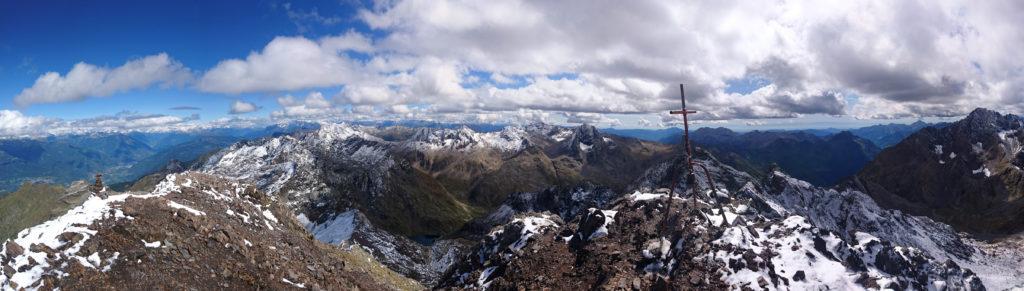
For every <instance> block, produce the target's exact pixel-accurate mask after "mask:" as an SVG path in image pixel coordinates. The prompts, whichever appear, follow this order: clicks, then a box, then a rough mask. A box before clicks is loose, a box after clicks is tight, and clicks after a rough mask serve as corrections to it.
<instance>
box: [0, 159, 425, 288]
mask: <svg viewBox="0 0 1024 291" xmlns="http://www.w3.org/2000/svg"><path fill="white" fill-rule="evenodd" d="M290 217H291V215H290V214H289V212H288V211H287V209H286V208H284V207H282V206H281V205H279V204H278V203H277V202H275V201H273V200H272V199H270V198H269V197H268V196H266V195H264V194H262V192H260V191H258V190H255V187H253V186H248V185H244V184H239V183H236V182H232V181H229V180H225V179H223V178H220V177H216V176H210V175H206V174H200V173H183V174H172V175H168V176H167V177H166V179H165V180H164V181H163V182H161V183H160V184H158V185H157V187H156V189H155V190H154V191H152V192H147V193H141V192H131V193H110V196H109V197H108V198H106V199H101V198H99V197H95V196H94V197H91V198H89V200H87V201H86V202H85V203H84V204H83V205H82V206H79V207H76V208H74V209H72V210H70V211H68V213H67V214H65V215H63V216H60V217H57V218H55V219H53V220H51V221H48V222H45V223H43V224H40V225H38V226H35V227H32V228H29V229H26V230H23V231H22V232H21V233H19V234H18V237H17V238H15V239H13V240H10V241H7V242H6V243H5V244H4V248H3V252H2V253H0V263H2V265H3V269H4V271H3V274H2V275H0V283H2V286H3V289H5V290H19V289H21V288H24V289H27V290H36V289H44V290H50V289H58V288H59V289H68V288H74V289H96V288H109V287H110V286H119V287H122V288H128V289H151V288H167V289H190V288H191V289H260V288H270V289H279V290H284V289H293V288H296V286H299V285H303V286H310V287H313V288H324V287H329V288H343V289H350V288H360V289H418V288H421V287H419V285H418V284H416V283H415V282H413V281H410V280H408V279H404V278H402V277H400V276H398V275H396V274H394V273H393V272H391V271H389V270H387V269H386V268H382V267H381V266H380V265H375V263H374V262H373V261H372V260H369V256H368V255H367V254H366V253H365V252H361V251H359V252H344V251H342V250H339V249H336V248H333V247H329V246H326V245H323V244H321V243H319V242H317V241H315V240H313V239H312V238H310V237H309V236H308V235H306V234H305V231H304V230H303V229H302V227H301V226H300V225H299V224H298V222H296V221H295V220H294V219H291V218H290ZM368 260H369V261H368ZM288 282H290V283H288Z"/></svg>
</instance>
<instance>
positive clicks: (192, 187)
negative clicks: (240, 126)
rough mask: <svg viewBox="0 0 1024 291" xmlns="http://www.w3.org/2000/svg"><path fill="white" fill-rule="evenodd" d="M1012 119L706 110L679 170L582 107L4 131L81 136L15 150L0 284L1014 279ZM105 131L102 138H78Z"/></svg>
mask: <svg viewBox="0 0 1024 291" xmlns="http://www.w3.org/2000/svg"><path fill="white" fill-rule="evenodd" d="M893 126H897V125H893ZM883 127H884V126H883ZM907 128H911V129H912V130H913V133H906V134H904V133H903V131H906V130H908V129H907ZM1022 128H1024V119H1022V118H1021V117H1019V116H1015V115H1004V114H1000V113H998V112H994V111H991V110H986V109H977V110H975V111H974V112H972V113H971V114H970V115H969V116H967V117H965V118H964V119H962V120H960V121H956V122H953V123H950V124H941V125H927V124H923V123H917V124H914V125H911V126H899V128H897V129H893V130H891V131H890V130H886V129H884V128H881V127H875V128H873V129H872V130H871V131H863V132H862V133H860V134H861V135H858V134H857V133H853V132H829V133H825V134H814V133H811V132H747V133H736V132H732V131H730V130H728V129H711V128H702V129H699V130H694V132H693V140H694V143H695V145H696V147H695V149H694V154H693V158H694V160H695V162H696V163H697V164H699V165H702V166H703V167H705V168H707V171H704V170H698V171H695V172H694V173H692V174H693V176H694V177H695V179H685V177H686V176H688V175H689V174H691V173H688V168H687V167H686V166H685V165H686V160H685V156H684V155H683V153H685V152H686V151H685V148H684V145H683V144H681V143H678V142H675V143H662V142H657V141H651V140H649V139H648V140H641V139H637V138H634V137H625V136H620V135H616V134H612V133H609V132H608V131H604V130H599V129H597V128H595V127H593V126H590V125H580V126H575V127H564V126H555V125H549V124H541V123H537V124H528V125H507V126H500V127H495V126H473V127H470V126H436V125H425V124H411V123H398V124H351V123H329V122H318V123H303V124H282V125H277V126H274V127H272V128H265V129H253V130H251V131H244V134H242V133H239V134H232V135H223V134H222V135H218V136H219V138H212V137H210V135H204V136H199V135H197V134H191V135H188V134H186V133H180V134H175V133H164V134H161V135H155V134H152V133H150V134H141V133H135V134H122V135H117V136H116V137H117V138H116V139H115V138H114V137H111V136H106V135H104V136H91V137H89V138H91V139H93V140H90V141H81V140H83V139H84V137H73V138H71V137H52V138H50V139H44V140H39V139H36V140H7V141H3V142H2V143H0V149H2V150H3V151H2V152H0V162H2V163H6V164H12V165H14V164H18V163H24V164H29V163H30V162H31V161H51V162H53V163H56V162H59V161H60V158H63V157H68V156H69V155H92V156H93V157H95V158H82V159H83V160H88V161H89V162H88V163H80V166H79V167H78V168H80V169H81V170H80V171H78V170H76V172H66V173H63V175H53V174H49V173H43V172H42V170H39V169H36V168H30V167H25V168H23V169H24V171H30V170H31V171H37V172H38V173H41V174H39V176H46V177H50V178H47V179H43V180H45V181H44V182H49V183H44V182H39V181H36V182H26V183H23V184H21V187H20V188H17V189H16V190H15V191H12V192H11V193H9V194H7V195H6V196H4V197H3V198H0V221H2V222H3V224H4V225H3V226H4V231H5V232H7V233H5V234H4V235H5V236H7V237H5V239H7V240H6V241H5V243H4V244H3V247H2V252H0V267H2V272H0V284H2V288H3V289H4V290H22V289H25V290H57V289H62V290H74V289H89V290H92V289H118V288H128V289H147V288H148V289H175V290H179V289H180V290H210V289H219V290H267V289H269V290H289V289H314V290H422V289H469V290H485V289H490V290H543V289H552V290H596V289H601V290H1007V289H1014V288H1024V263H1022V262H1024V237H1022V231H1024V228H1022V227H1021V225H1022V223H1024V214H1022V213H1024V212H1022V209H1024V199H1021V198H1022V197H1024V171H1022V170H1021V167H1024V152H1022V148H1024V146H1022V145H1024V131H1022ZM865 132H866V133H865ZM637 134H642V133H637V132H632V133H631V134H630V135H637ZM657 134H658V135H663V136H674V137H677V138H678V135H675V134H678V133H677V132H668V133H657ZM869 134H874V135H871V136H868V135H869ZM178 135H180V136H185V137H186V138H182V139H180V142H173V145H172V144H171V141H172V139H173V138H175V137H176V136H178ZM862 135H863V136H862ZM893 135H895V136H897V137H902V136H906V138H894V137H893ZM865 136H867V137H865ZM157 138H161V139H159V140H163V141H167V142H166V143H158V142H157V141H158V139H157ZM893 139H896V140H895V141H894V140H893ZM875 140H884V141H885V142H886V144H884V145H882V147H879V146H878V145H876V144H875ZM99 141H103V142H104V143H110V144H112V145H114V146H110V147H107V146H104V147H102V148H100V149H93V148H89V147H87V146H86V145H95V144H96V143H98V142H99ZM190 143H191V145H189V144H190ZM198 145H203V146H198ZM108 148H117V149H119V150H117V151H116V152H113V154H107V153H106V152H105V151H104V150H106V149H108ZM174 148H177V150H173V149H174ZM121 149H123V150H121ZM182 149H192V150H193V151H191V152H183V150H182ZM143 163H144V164H143ZM6 164H5V165H6ZM133 164H143V165H144V167H143V166H138V167H137V169H145V173H138V174H137V173H136V172H134V171H121V172H117V173H124V174H120V175H118V176H117V177H119V178H121V177H124V178H123V180H125V181H128V183H126V184H124V185H122V186H121V187H107V188H102V189H99V190H97V191H96V192H97V193H90V192H89V191H91V190H89V189H90V188H89V187H88V186H87V184H88V183H85V182H74V183H72V182H71V181H72V180H82V179H87V178H91V176H90V175H89V173H90V172H89V171H104V170H108V169H132V168H135V167H133V166H132V165H133ZM5 169H7V168H6V166H5ZM19 169H22V167H19ZM698 169H700V168H698ZM116 171H120V170H116ZM33 173H35V172H33ZM10 175H12V177H13V174H10ZM33 175H35V174H33ZM71 177H74V179H72V178H71ZM4 179H7V180H5V181H8V180H10V181H13V178H6V177H5V178H4ZM18 182H23V181H22V180H18ZM673 185H674V186H675V188H674V189H673V188H672V187H673ZM13 188H15V187H13V186H12V190H14V189H13ZM8 228H10V229H8Z"/></svg>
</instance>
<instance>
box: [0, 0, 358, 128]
mask: <svg viewBox="0 0 1024 291" xmlns="http://www.w3.org/2000/svg"><path fill="white" fill-rule="evenodd" d="M285 3H289V5H291V9H293V10H301V11H306V12H309V11H312V9H317V12H318V13H320V14H323V15H332V16H337V17H339V18H342V17H344V18H343V19H344V20H343V21H341V22H340V23H338V24H336V25H319V24H314V23H300V24H301V25H303V26H304V27H305V28H304V30H302V29H299V28H298V26H297V25H298V24H296V21H294V20H292V19H290V18H289V17H288V15H287V10H286V9H285V8H284V7H283V5H284V4H285ZM238 4H239V3H237V2H231V1H173V2H163V3H161V2H149V1H2V2H0V11H2V12H0V14H2V17H0V36H2V37H0V51H2V52H3V58H0V108H15V105H14V104H13V97H14V96H15V95H17V94H18V93H19V92H20V91H21V90H22V89H24V88H26V87H28V86H31V84H32V83H33V82H34V81H35V79H36V78H37V77H39V75H40V74H42V73H43V72H48V71H54V72H61V73H63V72H67V71H68V70H69V69H70V68H71V66H73V65H74V64H75V63H78V62H87V63H91V64H96V65H101V66H107V67H116V66H119V65H121V64H123V63H124V62H125V61H126V60H129V59H132V58H139V57H143V56H147V55H152V54H156V53H161V52H165V53H167V54H169V55H171V56H173V58H175V59H177V60H179V61H181V62H183V63H185V64H187V65H188V66H189V67H190V68H193V69H198V70H201V69H206V68H210V67H213V66H214V65H216V64H217V62H219V61H221V60H223V59H227V58H233V57H241V56H245V55H246V54H248V53H249V52H250V51H253V50H256V49H259V48H261V47H262V46H263V45H265V44H266V43H267V42H269V41H270V40H272V39H273V38H274V37H276V36H280V35H306V36H311V37H315V36H318V35H321V34H323V33H333V32H336V31H346V30H348V29H359V30H366V26H365V25H359V24H360V23H358V22H355V21H352V20H351V19H352V18H351V17H352V16H353V15H354V13H355V11H356V10H355V8H354V7H353V6H352V5H344V4H343V3H339V2H337V1H309V2H297V3H290V2H282V1H253V2H251V5H238ZM324 4H326V5H324ZM143 98H144V100H140V99H143ZM234 98H245V99H251V100H254V101H257V102H259V101H269V98H268V95H267V94H241V95H232V96H225V95H223V94H207V93H202V92H196V91H195V90H187V89H185V88H180V87H171V88H169V89H163V88H153V89H147V90H142V91H132V92H126V93H119V94H115V95H113V96H110V97H106V98H97V99H89V100H85V101H79V102H72V103H70V104H69V103H58V104H39V105H32V106H29V107H27V108H23V109H21V110H22V111H23V112H24V113H26V114H30V115H41V116H48V117H58V118H85V117H92V116H96V115H103V114H114V113H117V112H120V111H124V110H129V111H139V112H145V113H165V114H184V115H188V114H191V113H195V112H198V113H200V114H201V115H202V116H203V117H204V118H217V117H221V116H224V115H226V114H227V111H228V110H227V108H228V106H229V105H230V103H231V102H232V101H233V100H234ZM262 99H267V100H262ZM268 105H269V104H268ZM177 106H194V107H199V108H202V110H200V111H191V110H189V111H187V112H181V111H176V110H169V108H172V107H177Z"/></svg>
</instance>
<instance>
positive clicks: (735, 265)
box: [440, 159, 1013, 290]
mask: <svg viewBox="0 0 1024 291" xmlns="http://www.w3.org/2000/svg"><path fill="white" fill-rule="evenodd" d="M704 162H705V163H706V164H708V165H711V166H712V167H711V168H712V169H713V170H712V172H711V175H712V177H713V181H714V183H716V184H717V185H718V187H719V188H718V191H717V192H712V191H711V190H707V189H710V188H709V187H708V185H707V184H703V185H684V186H681V187H680V188H679V189H676V191H675V192H676V193H688V192H689V190H690V189H689V187H691V186H698V187H700V189H705V191H699V192H697V193H695V194H696V195H692V196H682V197H672V198H669V196H668V192H669V190H668V189H664V188H662V189H653V190H654V191H651V192H647V191H650V190H652V189H650V188H647V189H644V187H643V186H641V187H639V188H640V189H644V191H639V190H638V191H636V192H634V193H631V194H628V195H620V196H618V197H617V198H616V199H614V200H613V201H610V202H609V203H607V204H605V205H603V206H601V207H599V208H598V207H593V208H589V209H586V210H584V211H580V213H578V214H577V215H574V216H568V217H567V216H564V215H560V214H559V212H558V211H557V210H555V211H544V212H523V213H519V214H516V215H515V216H513V217H511V218H510V220H509V221H508V222H507V223H505V224H504V225H500V226H497V227H495V228H494V229H492V230H491V231H490V232H489V233H488V234H487V235H486V236H485V237H484V238H483V239H482V240H481V242H480V244H478V245H477V246H476V247H475V248H474V249H473V250H472V251H471V252H469V253H468V254H466V255H465V256H464V257H463V258H462V260H461V261H460V262H459V263H458V264H456V266H455V267H453V268H452V269H451V270H450V271H449V272H448V273H447V275H446V277H445V279H444V280H442V281H441V285H440V286H442V287H445V288H466V289H492V290H515V289H521V288H525V289H527V290H533V289H543V288H552V289H555V290H585V289H618V290H628V289H632V290H652V289H654V290H727V289H735V290H825V289H840V290H851V289H852V290H856V289H892V290H986V286H985V284H984V280H983V279H982V277H981V276H980V275H979V274H976V273H975V272H974V271H972V270H970V269H968V268H965V267H963V266H962V265H961V264H959V263H957V262H958V261H960V262H967V263H969V264H978V263H984V262H986V260H987V259H988V257H987V256H986V255H984V254H981V253H980V252H978V251H976V249H975V248H974V247H973V246H968V245H966V243H965V242H962V241H961V240H960V239H959V238H958V237H957V236H956V235H955V232H952V231H951V229H948V228H945V229H939V230H937V231H936V232H937V233H936V234H934V236H932V235H931V234H927V233H923V232H924V231H925V229H922V228H921V227H922V226H921V225H918V224H917V223H921V224H929V225H930V224H936V223H934V222H930V221H927V219H925V220H924V221H923V222H915V221H913V220H914V219H915V218H912V217H909V216H904V215H902V214H900V213H898V212H895V213H894V212H885V211H884V210H881V209H879V208H877V206H874V205H871V206H872V207H867V208H866V209H859V211H863V212H860V213H843V212H842V210H841V209H829V210H824V209H821V208H819V211H803V210H800V209H798V208H796V206H797V205H794V204H793V203H791V201H793V200H796V199H815V200H819V201H821V202H828V201H837V202H838V201H841V200H846V198H844V197H848V196H846V195H843V194H840V193H838V192H834V191H831V190H823V189H821V188H816V187H814V186H811V185H810V184H808V183H807V182H803V181H799V180H796V179H793V178H790V177H788V176H786V175H785V174H782V173H779V172H775V174H773V178H771V179H769V180H768V181H760V180H754V179H752V178H751V176H749V175H746V174H743V173H740V172H737V171H736V170H734V169H732V168H730V167H728V166H724V165H721V164H718V163H717V161H715V160H713V159H709V160H705V161H704ZM666 166H668V165H666ZM664 172H665V171H652V172H650V173H649V174H650V175H648V176H646V177H644V178H642V179H641V180H640V181H641V182H640V184H641V185H642V184H656V183H658V181H661V180H664V179H665V178H666V177H665V176H664ZM700 178H703V177H700ZM699 180H700V179H698V181H699ZM772 183H774V187H772V186H770V185H769V184H772ZM794 188H802V189H804V190H811V189H813V190H811V191H816V192H813V193H807V192H803V193H801V191H798V190H796V189H794ZM803 194H811V195H809V196H801V195H803ZM565 195H578V192H577V193H576V194H574V193H572V192H567V193H565ZM860 195H863V194H860ZM515 203H520V202H518V201H517V202H515ZM862 203H865V204H870V201H867V202H862ZM835 206H840V205H835ZM571 207H573V206H571V205H570V206H568V208H571ZM789 207H794V208H793V209H789ZM865 212H866V213H865ZM861 219H864V220H867V221H866V222H865V221H861ZM830 222H832V223H830ZM835 222H838V224H835ZM853 223H876V224H888V225H892V226H895V227H907V228H915V231H916V232H917V233H918V234H917V235H920V237H916V238H914V239H913V241H914V244H902V243H900V242H894V241H892V240H889V239H887V238H891V237H894V236H893V235H891V234H888V233H885V230H879V229H872V228H865V229H864V230H863V231H850V232H847V231H846V229H843V226H844V225H850V224H853ZM943 235H950V236H943ZM896 236H898V235H896ZM945 240H952V241H951V242H950V241H945ZM925 244H927V245H951V246H949V247H948V248H947V247H939V248H935V249H920V248H918V245H925ZM961 247H962V248H966V249H968V251H966V252H967V253H965V254H962V255H963V256H964V257H957V255H954V254H957V253H959V252H960V251H961V249H958V248H961ZM933 253H934V254H938V255H940V256H938V257H937V256H935V255H933ZM1012 266H1013V265H1012V264H1007V265H1005V266H1004V267H1005V268H1006V269H1012V268H1013V267H1012ZM1003 271H1006V270H1003ZM1010 272H1012V271H1010ZM986 276H1001V274H987V275H986Z"/></svg>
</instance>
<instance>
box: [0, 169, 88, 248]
mask: <svg viewBox="0 0 1024 291" xmlns="http://www.w3.org/2000/svg"><path fill="white" fill-rule="evenodd" d="M64 194H65V189H64V187H61V186H56V185H49V184H42V183H38V184H36V183H25V184H23V185H22V186H21V188H19V189H18V190H17V191H14V192H12V193H10V194H8V195H7V196H4V197H3V198H0V240H6V239H9V238H12V237H14V236H15V235H17V234H18V232H19V231H21V230H22V229H25V228H27V227H30V226H33V225H37V224H39V223H42V222H45V221H47V220H49V219H51V218H53V217H54V216H57V215H60V214H63V213H64V212H67V211H68V210H69V209H71V208H74V207H75V206H77V205H79V204H81V203H82V202H84V201H85V199H87V198H88V195H73V196H68V197H66V198H65V199H61V197H62V196H64Z"/></svg>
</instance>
